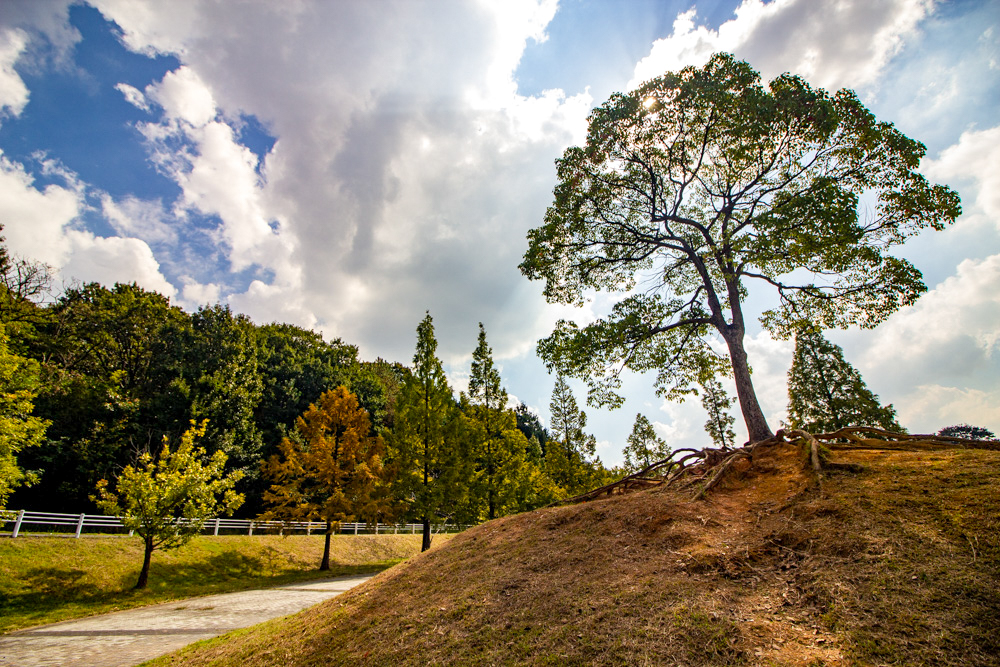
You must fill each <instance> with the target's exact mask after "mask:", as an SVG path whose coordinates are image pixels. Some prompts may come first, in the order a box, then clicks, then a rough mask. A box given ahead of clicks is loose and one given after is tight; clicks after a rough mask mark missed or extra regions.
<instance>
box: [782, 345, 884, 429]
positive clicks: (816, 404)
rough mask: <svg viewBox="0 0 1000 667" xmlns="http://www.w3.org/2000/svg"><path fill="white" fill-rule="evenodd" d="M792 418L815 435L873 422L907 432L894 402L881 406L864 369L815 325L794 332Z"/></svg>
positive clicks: (790, 380)
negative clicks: (862, 374) (899, 419)
mask: <svg viewBox="0 0 1000 667" xmlns="http://www.w3.org/2000/svg"><path fill="white" fill-rule="evenodd" d="M788 421H789V423H790V425H791V426H792V427H793V428H801V429H804V430H806V431H812V432H815V433H824V432H829V431H836V430H837V429H840V428H846V427H848V426H874V427H876V428H883V429H885V430H887V431H895V432H902V431H903V430H904V429H903V427H902V426H900V425H899V424H898V423H897V422H896V410H895V408H893V407H892V405H886V406H882V405H881V404H880V403H879V400H878V396H877V395H875V394H873V393H872V392H871V390H870V389H868V386H867V385H865V381H864V380H862V379H861V373H859V372H858V371H857V370H856V369H855V368H854V366H852V365H851V364H850V363H848V361H847V360H846V359H844V351H843V350H842V349H841V348H840V346H839V345H834V344H833V343H831V342H830V341H828V340H827V339H826V338H824V337H823V334H822V333H821V332H820V331H819V330H818V329H815V328H805V329H802V330H800V331H799V332H798V333H796V335H795V355H794V357H793V359H792V368H791V370H789V371H788Z"/></svg>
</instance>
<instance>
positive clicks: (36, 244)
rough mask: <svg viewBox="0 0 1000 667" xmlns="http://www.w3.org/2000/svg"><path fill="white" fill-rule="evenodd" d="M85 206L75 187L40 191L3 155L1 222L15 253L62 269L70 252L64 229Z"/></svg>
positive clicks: (50, 188)
mask: <svg viewBox="0 0 1000 667" xmlns="http://www.w3.org/2000/svg"><path fill="white" fill-rule="evenodd" d="M82 207H83V198H82V195H81V194H80V193H79V192H78V191H77V190H76V189H75V188H74V189H70V188H65V187H62V186H59V185H55V184H51V185H48V186H46V187H45V188H44V189H43V190H38V189H37V188H35V187H34V179H33V178H32V177H31V175H30V174H28V173H27V172H26V171H25V169H24V167H23V166H22V165H20V164H18V163H16V162H13V161H11V160H8V159H7V158H6V157H4V156H2V155H0V220H2V221H3V225H4V230H3V235H4V237H5V238H6V244H7V247H8V248H9V249H10V250H11V251H12V252H14V253H17V254H20V255H23V256H24V257H28V258H31V259H33V260H37V261H40V262H44V263H46V264H51V265H53V266H61V265H62V263H63V262H64V261H65V259H66V258H67V257H68V255H69V253H70V251H71V246H70V244H69V242H68V241H67V240H66V237H65V230H66V228H67V227H68V226H69V225H70V224H71V223H72V222H73V221H74V220H76V219H77V217H78V216H79V215H80V212H81V208H82Z"/></svg>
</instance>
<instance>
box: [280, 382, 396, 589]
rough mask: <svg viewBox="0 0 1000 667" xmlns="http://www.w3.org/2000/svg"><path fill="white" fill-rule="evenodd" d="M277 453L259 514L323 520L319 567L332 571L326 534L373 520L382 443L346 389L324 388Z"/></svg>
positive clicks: (378, 504) (378, 505)
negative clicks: (265, 507) (346, 523)
mask: <svg viewBox="0 0 1000 667" xmlns="http://www.w3.org/2000/svg"><path fill="white" fill-rule="evenodd" d="M295 428H296V430H295V432H294V433H293V434H292V437H288V438H284V439H283V440H282V441H281V446H280V453H279V454H276V455H274V456H272V457H271V458H269V459H268V460H267V461H265V462H264V464H263V468H264V475H265V476H266V477H267V478H268V479H269V480H270V482H271V486H270V488H269V489H268V490H267V491H265V492H264V502H265V503H266V504H268V505H269V506H270V509H269V510H268V511H267V512H265V513H264V514H263V515H262V516H261V518H264V519H280V520H282V521H324V522H326V544H325V546H324V549H323V562H322V564H321V565H320V568H319V569H320V570H329V569H330V536H331V535H332V534H333V529H334V526H335V525H336V524H337V523H339V522H341V521H351V520H359V519H365V520H371V519H377V517H378V515H379V513H380V512H382V511H384V510H385V506H384V505H385V502H384V499H383V496H382V494H381V493H380V487H381V482H382V481H383V476H384V474H385V468H384V465H383V456H384V454H385V445H384V444H383V442H382V438H381V436H378V435H375V434H374V433H373V432H372V428H371V422H370V421H369V419H368V413H367V412H366V411H365V410H364V408H362V407H361V406H360V405H358V399H357V397H356V396H355V395H354V394H352V393H351V392H349V391H348V390H347V389H346V388H344V387H337V388H336V389H332V390H330V391H326V392H324V393H323V395H322V396H320V398H319V401H317V402H316V403H315V404H312V405H310V406H309V409H308V410H306V411H305V412H304V413H303V414H302V416H301V417H299V418H298V419H297V420H296V421H295Z"/></svg>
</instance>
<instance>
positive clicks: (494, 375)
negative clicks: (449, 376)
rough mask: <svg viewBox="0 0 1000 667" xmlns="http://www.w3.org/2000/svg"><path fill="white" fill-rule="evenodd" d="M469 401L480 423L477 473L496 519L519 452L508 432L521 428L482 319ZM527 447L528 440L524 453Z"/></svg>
mask: <svg viewBox="0 0 1000 667" xmlns="http://www.w3.org/2000/svg"><path fill="white" fill-rule="evenodd" d="M469 401H470V403H471V404H472V410H471V413H472V418H473V419H474V420H475V422H476V423H477V425H478V426H479V429H478V431H479V437H478V438H477V440H478V441H479V447H478V448H477V449H478V451H477V453H476V460H477V468H478V470H477V473H478V476H479V477H480V479H481V481H482V486H483V488H484V493H485V496H486V514H487V518H489V519H495V518H496V517H497V506H498V503H499V494H500V487H501V485H502V484H503V479H504V475H503V473H504V471H505V469H507V466H506V462H507V460H508V459H510V458H511V457H512V456H515V455H516V454H517V452H514V451H511V448H510V445H511V444H512V438H511V437H508V434H507V432H508V431H510V430H512V429H513V430H516V429H517V420H516V418H515V417H514V413H513V412H511V411H509V410H507V390H506V389H504V388H503V387H502V386H501V385H500V371H498V370H497V368H496V366H494V365H493V350H492V349H491V348H490V347H489V345H487V343H486V329H484V328H483V323H482V322H480V323H479V343H478V345H477V346H476V349H475V351H474V352H473V353H472V370H471V372H470V374H469ZM518 433H520V432H518ZM526 448H527V445H526V443H525V446H524V447H522V452H523V451H524V450H525V449H526Z"/></svg>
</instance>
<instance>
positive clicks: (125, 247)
mask: <svg viewBox="0 0 1000 667" xmlns="http://www.w3.org/2000/svg"><path fill="white" fill-rule="evenodd" d="M67 239H68V240H69V242H70V244H71V250H72V252H71V253H70V255H69V260H68V261H67V262H66V263H65V264H63V266H62V267H61V271H60V273H61V274H62V275H63V277H64V278H66V279H70V280H74V279H75V280H80V281H83V282H99V283H101V284H102V285H114V284H115V283H130V282H135V283H138V284H139V285H140V286H141V287H143V288H145V289H147V290H153V291H156V292H159V293H160V294H163V295H165V296H168V297H173V296H174V295H175V294H176V293H177V290H176V289H175V288H174V286H173V285H171V284H170V283H169V282H168V281H167V279H166V278H165V277H164V276H163V274H162V273H160V265H159V263H158V262H157V261H156V258H154V257H153V251H152V250H150V248H149V246H148V245H146V243H145V242H144V241H141V240H140V239H135V238H123V237H120V236H112V237H107V238H105V237H100V236H94V235H93V234H90V233H89V232H81V231H76V230H71V231H69V232H68V234H67Z"/></svg>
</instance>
